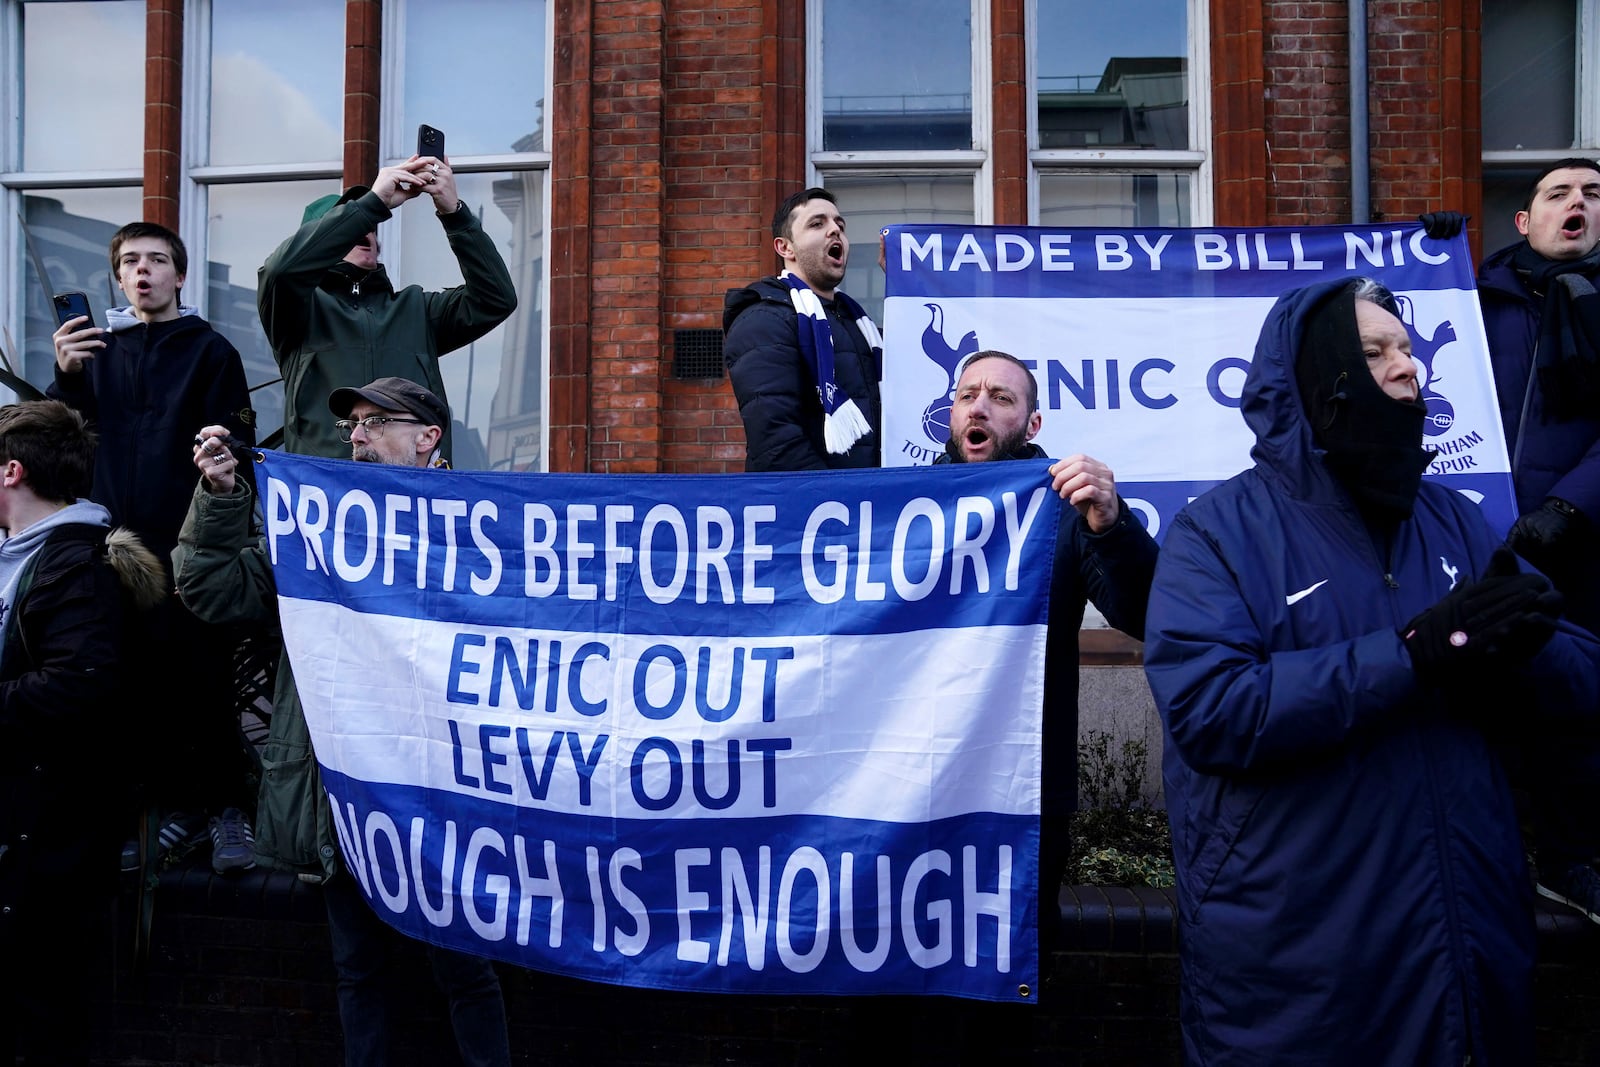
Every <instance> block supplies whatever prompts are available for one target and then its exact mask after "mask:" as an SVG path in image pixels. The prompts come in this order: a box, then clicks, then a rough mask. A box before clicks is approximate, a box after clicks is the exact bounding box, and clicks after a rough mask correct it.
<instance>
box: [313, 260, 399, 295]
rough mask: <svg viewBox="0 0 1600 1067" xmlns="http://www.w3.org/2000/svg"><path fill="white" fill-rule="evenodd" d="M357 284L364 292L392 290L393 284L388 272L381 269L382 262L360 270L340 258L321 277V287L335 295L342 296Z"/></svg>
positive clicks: (390, 291)
mask: <svg viewBox="0 0 1600 1067" xmlns="http://www.w3.org/2000/svg"><path fill="white" fill-rule="evenodd" d="M357 284H360V286H361V288H362V289H363V290H364V291H366V292H373V293H377V292H385V293H392V292H394V284H393V283H392V282H390V281H389V272H388V271H386V270H384V269H383V264H382V263H379V264H378V265H377V266H376V267H373V268H372V269H371V270H362V269H361V268H360V267H358V266H356V265H355V264H354V263H346V262H345V261H344V260H342V259H341V260H340V261H339V262H337V263H335V264H334V265H333V266H332V267H329V268H328V273H327V274H325V275H323V277H322V285H321V288H322V289H324V290H326V291H327V292H330V293H333V294H335V295H336V296H344V295H345V294H346V293H348V292H350V289H351V287H352V286H354V285H357Z"/></svg>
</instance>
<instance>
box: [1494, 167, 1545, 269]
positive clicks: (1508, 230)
mask: <svg viewBox="0 0 1600 1067" xmlns="http://www.w3.org/2000/svg"><path fill="white" fill-rule="evenodd" d="M1551 162H1552V163H1553V162H1555V161H1554V160H1551ZM1543 169H1544V166H1543V165H1541V164H1535V165H1533V166H1531V167H1515V168H1512V167H1506V168H1500V167H1497V168H1495V169H1494V170H1485V171H1484V172H1483V251H1484V255H1488V254H1489V253H1491V252H1498V251H1499V250H1500V249H1502V248H1504V247H1506V245H1510V244H1516V243H1517V242H1518V241H1520V240H1522V234H1520V233H1518V232H1517V223H1516V214H1517V212H1519V211H1521V210H1522V202H1523V200H1524V199H1526V198H1527V195H1528V189H1529V187H1530V186H1532V185H1533V179H1534V176H1535V175H1537V174H1538V173H1539V172H1540V171H1541V170H1543Z"/></svg>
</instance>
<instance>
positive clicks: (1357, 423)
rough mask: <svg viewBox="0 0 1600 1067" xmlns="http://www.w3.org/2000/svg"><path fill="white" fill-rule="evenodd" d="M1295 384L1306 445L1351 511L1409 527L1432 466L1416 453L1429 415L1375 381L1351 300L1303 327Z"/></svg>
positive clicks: (1418, 403) (1341, 296)
mask: <svg viewBox="0 0 1600 1067" xmlns="http://www.w3.org/2000/svg"><path fill="white" fill-rule="evenodd" d="M1388 310H1390V311H1393V309H1392V308H1390V309H1388ZM1396 317H1398V316H1396ZM1295 382H1296V384H1297V385H1298V387H1299V390H1300V402H1301V403H1302V404H1303V405H1304V406H1305V409H1306V418H1307V419H1309V420H1310V422H1311V435H1312V438H1313V439H1314V440H1315V441H1316V443H1317V447H1319V448H1322V449H1324V450H1326V452H1327V459H1326V462H1327V464H1328V469H1329V470H1330V471H1331V472H1332V473H1333V476H1334V477H1335V478H1337V479H1338V480H1339V483H1340V484H1341V485H1343V486H1344V488H1345V491H1346V492H1348V493H1349V494H1350V495H1351V497H1353V498H1354V499H1355V502H1356V506H1357V507H1358V508H1360V509H1361V511H1362V513H1363V514H1364V515H1367V516H1369V517H1371V518H1374V519H1378V520H1381V521H1389V522H1399V521H1402V520H1404V519H1409V518H1410V517H1411V510H1412V508H1413V506H1414V505H1415V504H1416V500H1417V488H1418V486H1419V485H1420V484H1421V483H1422V472H1423V471H1425V470H1427V469H1428V464H1429V463H1431V462H1433V453H1432V452H1431V451H1429V450H1427V449H1425V448H1423V447H1422V420H1423V418H1424V417H1425V416H1426V415H1427V413H1428V407H1427V405H1426V404H1424V403H1423V402H1422V399H1421V397H1420V396H1419V397H1418V398H1417V399H1415V400H1396V399H1394V398H1393V397H1391V396H1390V395H1389V394H1387V393H1385V392H1384V391H1383V387H1382V386H1380V385H1379V384H1378V383H1377V382H1376V381H1375V380H1374V379H1373V377H1372V371H1371V370H1370V369H1368V367H1367V360H1366V356H1365V355H1364V354H1363V352H1362V349H1361V334H1360V333H1359V331H1358V330H1357V329H1356V304H1355V295H1354V294H1353V293H1351V292H1349V291H1348V290H1347V291H1344V292H1340V293H1337V294H1335V295H1334V296H1333V297H1332V298H1330V299H1329V300H1326V301H1324V302H1323V303H1322V304H1321V306H1319V307H1318V308H1317V309H1316V310H1315V311H1313V312H1312V313H1311V314H1310V316H1309V317H1308V318H1307V319H1306V331H1305V336H1304V338H1303V339H1302V340H1301V342H1300V352H1299V353H1298V356H1297V358H1296V360H1295Z"/></svg>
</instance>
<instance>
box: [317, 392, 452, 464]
mask: <svg viewBox="0 0 1600 1067" xmlns="http://www.w3.org/2000/svg"><path fill="white" fill-rule="evenodd" d="M328 410H329V411H331V412H333V413H334V414H335V415H336V416H338V421H337V422H335V423H334V424H333V426H334V429H335V430H337V431H338V433H339V440H341V441H343V442H345V443H346V444H348V445H349V446H350V458H351V459H353V460H355V461H356V462H357V463H388V464H392V465H394V466H397V467H448V466H450V462H449V461H448V460H447V459H445V458H444V455H443V454H442V453H441V451H440V448H439V442H440V441H441V440H442V438H443V435H444V432H445V430H446V428H448V427H449V425H450V409H449V408H447V407H445V405H444V401H442V400H440V399H439V398H438V397H437V396H435V395H434V394H433V393H430V392H429V391H428V390H426V389H424V388H423V387H422V386H420V385H418V384H417V383H416V382H412V381H407V380H406V379H404V378H379V379H378V380H377V381H375V382H373V383H372V384H371V385H364V386H362V387H361V388H360V389H352V388H349V387H346V388H344V389H335V390H334V391H333V393H332V395H330V396H329V397H328Z"/></svg>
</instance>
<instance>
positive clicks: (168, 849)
mask: <svg viewBox="0 0 1600 1067" xmlns="http://www.w3.org/2000/svg"><path fill="white" fill-rule="evenodd" d="M205 839H206V818H205V816H204V815H187V814H185V813H183V812H181V811H175V812H173V813H172V814H171V815H168V816H167V820H166V822H164V823H162V824H161V831H160V832H159V833H158V834H156V863H157V865H158V866H159V865H160V864H163V863H165V862H166V860H167V857H168V856H172V855H174V854H175V855H176V856H177V858H179V859H181V858H183V857H184V856H186V855H188V854H189V852H190V851H191V850H193V848H194V847H195V846H196V845H198V844H199V843H200V842H202V841H204V840H205Z"/></svg>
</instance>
